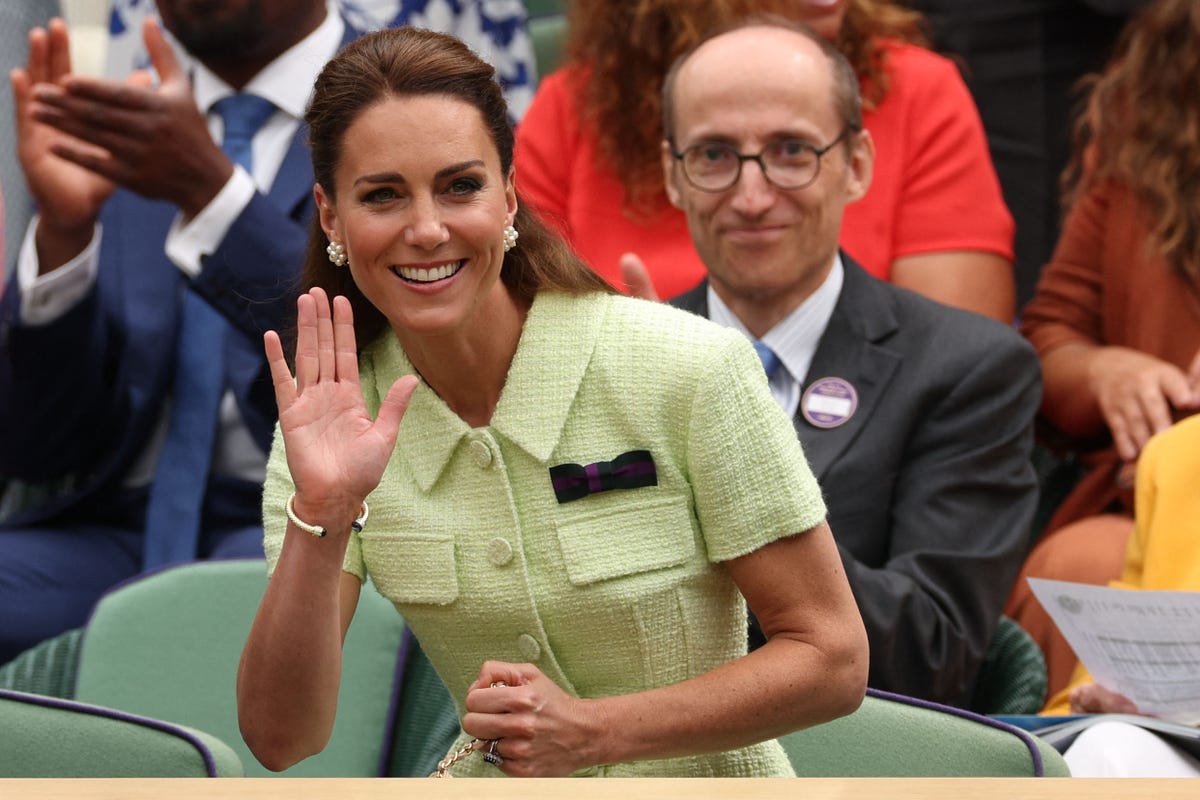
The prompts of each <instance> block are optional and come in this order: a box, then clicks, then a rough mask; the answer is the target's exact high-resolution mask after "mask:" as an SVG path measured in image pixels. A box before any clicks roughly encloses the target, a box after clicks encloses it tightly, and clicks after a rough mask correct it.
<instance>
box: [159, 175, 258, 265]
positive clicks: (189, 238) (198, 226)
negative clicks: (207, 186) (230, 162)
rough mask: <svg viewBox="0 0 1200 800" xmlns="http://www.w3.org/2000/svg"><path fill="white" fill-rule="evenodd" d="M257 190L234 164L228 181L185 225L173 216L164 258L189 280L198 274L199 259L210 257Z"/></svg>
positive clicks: (250, 180)
mask: <svg viewBox="0 0 1200 800" xmlns="http://www.w3.org/2000/svg"><path fill="white" fill-rule="evenodd" d="M257 191H258V189H257V188H256V187H255V185H254V179H253V178H251V177H250V174H249V173H248V172H246V170H244V169H242V168H241V167H239V166H237V165H235V166H234V168H233V174H232V175H231V176H229V180H228V181H226V182H225V185H224V186H222V187H221V191H219V192H217V194H216V197H214V198H213V199H212V200H211V201H209V203H208V205H206V206H205V207H204V209H203V210H202V211H201V212H200V213H199V214H197V215H196V216H195V217H193V218H192V220H191V222H187V223H185V222H184V221H183V216H182V215H181V214H176V215H175V219H174V220H173V221H172V222H171V229H170V230H169V231H167V243H166V253H167V258H169V259H171V262H172V263H173V264H174V265H175V266H177V267H179V269H180V270H182V271H183V273H184V274H185V275H187V276H188V277H189V278H197V277H199V275H200V259H201V258H202V257H203V256H207V255H212V254H213V253H214V252H215V251H216V249H217V248H218V247H220V246H221V242H222V241H224V240H225V234H227V233H229V229H230V228H232V227H233V223H234V222H236V221H237V218H238V217H239V216H241V213H242V212H243V211H245V210H246V206H248V205H250V201H251V200H253V199H254V193H255V192H257Z"/></svg>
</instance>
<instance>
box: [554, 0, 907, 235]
mask: <svg viewBox="0 0 1200 800" xmlns="http://www.w3.org/2000/svg"><path fill="white" fill-rule="evenodd" d="M796 6H797V4H796V2H795V0H710V1H709V2H707V3H697V2H695V0H628V2H621V3H613V2H580V1H579V0H577V1H576V2H572V3H571V4H570V5H569V6H568V24H569V28H568V30H569V33H568V39H567V46H566V51H567V59H568V63H569V64H573V65H577V66H579V67H580V71H579V78H580V81H581V82H580V85H578V86H576V87H573V88H574V89H575V92H574V93H575V96H576V97H578V98H580V100H579V104H580V109H581V111H580V113H581V116H582V120H581V121H582V122H583V123H584V125H585V126H587V127H589V128H590V129H591V131H593V132H594V134H595V136H596V139H597V141H598V143H599V150H600V155H601V157H602V158H604V159H605V161H606V162H607V164H608V166H609V167H610V168H612V169H613V170H614V172H615V173H616V175H617V176H618V177H619V178H620V180H621V183H622V184H623V185H624V187H625V193H626V197H627V198H628V203H629V207H630V210H632V211H634V212H643V213H651V212H653V211H654V210H655V209H657V208H660V207H662V206H663V205H665V203H666V195H665V193H664V190H663V187H662V167H661V166H660V164H659V158H658V144H659V142H660V141H661V140H662V128H661V125H660V121H661V119H662V98H661V95H660V92H659V89H660V86H661V84H662V80H663V77H664V76H665V75H666V74H667V70H668V69H669V68H670V67H671V64H672V63H673V62H674V61H675V59H676V58H678V57H679V56H680V55H681V54H683V53H684V52H686V51H687V50H689V49H690V48H691V47H692V46H694V45H695V44H696V43H697V42H698V41H700V40H701V39H702V38H704V37H705V35H706V34H707V32H708V31H710V30H712V29H717V28H721V29H724V28H728V27H730V26H731V25H732V24H733V23H735V22H736V21H737V20H738V19H739V18H741V17H745V16H749V15H751V14H777V15H779V16H781V17H786V18H790V19H797V18H798V17H799V14H798V11H797V8H796ZM921 20H922V17H921V15H920V14H919V13H917V12H915V11H911V10H909V9H906V8H901V7H899V6H896V5H894V4H893V3H892V2H890V1H889V0H850V2H849V5H848V6H847V8H846V16H845V19H844V21H843V23H842V28H841V30H840V32H839V33H838V38H837V42H836V44H837V47H838V49H839V50H841V52H842V53H843V54H844V55H845V56H846V57H847V59H848V60H849V61H850V63H851V64H852V65H853V66H854V71H855V73H857V75H858V76H859V80H860V81H861V82H862V85H863V89H864V92H863V104H864V107H865V108H868V109H870V108H873V107H874V106H875V105H877V104H878V103H879V102H880V101H881V100H882V99H883V97H884V95H885V94H886V93H887V88H888V87H887V79H886V76H885V73H884V64H883V60H884V53H885V50H884V48H883V47H882V44H881V43H882V41H883V40H884V39H895V40H901V41H906V42H911V43H913V44H918V45H922V46H924V45H926V44H927V39H926V37H925V35H924V33H923V32H922V29H921Z"/></svg>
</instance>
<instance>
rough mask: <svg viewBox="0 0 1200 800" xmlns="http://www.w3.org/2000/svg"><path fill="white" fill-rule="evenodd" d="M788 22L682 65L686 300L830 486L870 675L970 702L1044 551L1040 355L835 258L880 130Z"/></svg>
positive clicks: (826, 53)
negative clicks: (734, 348)
mask: <svg viewBox="0 0 1200 800" xmlns="http://www.w3.org/2000/svg"><path fill="white" fill-rule="evenodd" d="M788 24H789V23H787V22H786V21H779V22H777V23H776V24H775V26H774V27H768V26H766V25H761V24H756V25H754V26H752V27H743V28H737V29H735V30H734V31H733V32H731V33H726V34H723V35H720V36H717V37H716V38H714V39H711V40H709V41H708V42H706V43H705V44H704V45H701V47H700V48H699V49H698V50H697V51H696V54H695V55H693V56H691V57H689V58H688V60H687V61H686V62H684V64H685V67H686V69H680V70H679V71H678V72H677V73H671V75H672V76H673V77H674V78H675V81H674V83H673V84H671V85H670V86H669V87H668V91H669V93H670V97H671V100H672V102H671V104H670V106H669V107H668V109H667V112H668V113H667V116H666V118H665V120H666V130H667V134H668V136H669V137H670V139H671V141H672V142H674V143H675V147H677V148H678V149H679V152H680V153H681V155H679V156H674V155H668V154H664V157H663V160H662V165H661V167H660V169H662V171H663V174H664V177H665V181H666V187H667V192H668V194H669V196H670V197H671V201H672V203H674V204H675V205H677V206H678V207H679V208H680V209H682V210H683V213H684V214H685V215H686V218H687V222H688V227H689V229H690V230H691V232H692V237H693V241H694V242H695V246H696V249H697V251H698V252H699V253H700V255H701V257H702V258H703V259H704V264H705V266H706V267H707V274H708V279H707V281H705V282H703V283H701V284H700V285H699V286H697V287H695V288H694V289H693V290H692V291H689V292H687V293H685V294H683V295H680V296H678V297H676V298H674V299H673V300H671V303H672V304H673V305H677V306H679V307H680V308H684V309H687V310H689V311H692V312H694V313H697V314H700V315H702V316H705V317H708V318H709V319H712V320H714V321H716V322H718V323H720V324H723V325H726V326H728V327H731V328H734V329H735V330H738V331H741V332H742V333H743V334H745V335H746V336H748V337H749V338H750V339H752V340H754V344H755V349H757V350H759V354H760V356H761V357H762V359H763V362H764V368H765V369H766V370H767V373H768V376H769V384H770V387H771V393H772V394H773V395H774V397H775V400H776V401H777V402H778V403H779V405H780V406H781V407H782V408H783V409H784V411H785V412H786V413H787V415H788V416H789V417H790V418H791V419H792V422H793V426H794V428H795V430H796V434H797V436H798V437H799V438H800V441H801V443H802V444H803V446H804V452H805V455H806V456H807V458H808V461H809V463H810V464H811V466H812V469H813V472H814V473H815V474H816V475H817V480H818V481H819V483H820V485H821V489H822V494H823V495H824V496H825V502H826V505H827V507H828V514H829V523H830V527H831V528H832V529H833V535H834V539H835V540H836V541H837V545H838V551H839V553H840V554H841V558H842V564H843V566H844V568H845V570H846V575H847V577H848V578H849V580H850V587H851V589H852V590H853V592H854V597H855V600H857V602H858V607H859V610H860V611H861V612H862V616H863V621H864V623H865V624H866V628H867V638H868V640H869V642H870V645H871V664H870V685H871V686H873V687H875V688H877V689H884V690H889V691H894V692H900V693H903V694H908V695H913V696H916V697H922V698H925V699H928V700H936V701H940V702H944V703H950V704H953V705H959V706H966V705H969V704H970V703H971V700H972V697H973V694H974V691H973V690H974V689H975V682H976V676H977V673H978V671H979V667H980V665H981V664H982V663H983V660H984V657H985V654H986V653H987V650H988V646H989V644H990V643H991V640H992V636H993V633H994V631H995V630H996V625H997V622H998V620H999V618H1000V609H1001V607H1002V606H1003V604H1004V599H1005V597H1006V596H1007V594H1008V592H1009V589H1010V587H1011V586H1012V579H1013V576H1014V575H1015V574H1016V572H1017V570H1018V568H1019V567H1020V563H1021V559H1022V558H1024V556H1025V554H1026V552H1027V542H1028V527H1029V522H1030V519H1031V518H1032V515H1033V510H1034V506H1035V504H1036V502H1037V489H1036V483H1035V479H1034V474H1033V467H1032V464H1031V462H1030V450H1031V448H1032V446H1033V419H1034V415H1035V413H1036V411H1037V402H1038V397H1039V393H1038V382H1039V375H1038V370H1037V361H1036V359H1035V356H1034V354H1033V351H1032V348H1030V347H1029V345H1028V343H1026V342H1025V341H1023V340H1022V339H1021V337H1020V336H1019V335H1018V334H1017V332H1016V331H1014V330H1013V329H1012V326H1011V325H1006V324H1001V323H998V322H995V321H992V320H988V319H984V318H982V317H980V316H979V315H977V314H968V313H964V312H962V311H960V310H958V309H953V308H947V307H945V306H943V305H940V304H938V303H934V302H930V301H929V300H927V299H926V298H924V297H920V296H918V295H915V294H913V293H912V292H908V291H904V290H903V289H899V288H897V287H895V286H892V285H890V284H888V283H885V282H884V281H880V280H878V279H876V278H873V277H872V276H870V275H868V274H867V273H866V272H865V271H864V270H863V269H862V267H860V266H859V265H858V263H857V262H856V261H855V260H854V259H853V258H852V257H851V256H850V255H849V254H848V253H845V252H844V251H841V250H839V248H838V238H839V226H842V225H844V224H845V222H844V212H845V211H847V210H848V209H849V208H852V207H853V206H852V205H850V204H852V203H854V202H856V201H857V200H858V198H860V197H861V196H862V195H863V194H864V193H865V192H868V187H869V186H870V184H871V180H872V171H873V166H874V158H873V157H874V147H873V145H872V137H871V134H870V133H869V132H867V131H864V130H863V129H862V114H861V111H860V106H859V98H858V93H857V86H856V84H857V81H855V80H854V72H853V69H852V67H851V66H850V64H849V63H848V62H847V61H846V59H844V58H843V57H842V56H841V55H840V54H839V53H838V52H837V51H836V50H835V49H834V48H833V47H832V46H830V45H829V44H828V43H827V42H825V41H824V40H822V39H819V38H817V39H813V38H810V37H811V36H812V34H811V33H810V32H808V31H807V29H804V28H800V27H799V26H796V27H794V28H791V27H785V26H786V25H788ZM718 30H719V29H718ZM734 65H737V68H736V69H735V68H734ZM702 67H703V68H702ZM668 80H670V78H668ZM839 131H840V132H841V133H839ZM784 144H786V145H787V146H784ZM749 153H756V154H758V153H761V154H762V155H761V159H762V160H760V161H758V162H757V163H755V160H754V159H753V158H751V157H749V156H747V155H746V154H749ZM816 153H823V155H820V156H817V155H815V154H816ZM738 154H741V155H740V156H739V155H738ZM727 377H728V376H724V375H721V376H714V380H716V381H718V382H719V381H723V380H725V379H726V378H727ZM806 387H807V388H806ZM747 435H748V436H753V435H754V432H753V431H750V432H748V433H747ZM801 579H802V578H801V576H797V580H801ZM761 641H762V639H761V636H759V635H757V632H756V631H754V630H752V634H751V642H752V644H758V643H760V642H761Z"/></svg>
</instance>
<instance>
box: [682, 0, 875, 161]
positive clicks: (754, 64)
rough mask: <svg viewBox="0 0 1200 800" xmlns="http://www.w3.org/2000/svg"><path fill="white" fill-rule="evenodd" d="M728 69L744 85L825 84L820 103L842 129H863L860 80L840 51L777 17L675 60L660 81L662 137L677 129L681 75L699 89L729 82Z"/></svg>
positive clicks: (713, 39) (722, 34)
mask: <svg viewBox="0 0 1200 800" xmlns="http://www.w3.org/2000/svg"><path fill="white" fill-rule="evenodd" d="M728 70H732V71H733V72H732V74H733V75H735V76H736V77H737V78H738V79H739V81H740V82H741V84H742V86H743V87H745V88H754V87H759V86H763V85H764V79H766V80H770V79H771V78H772V77H775V78H782V76H783V74H784V73H786V74H791V75H797V76H799V77H800V78H801V79H802V80H804V81H805V82H809V81H813V80H817V81H821V80H824V82H825V86H826V87H827V89H828V91H827V93H826V94H825V99H824V100H823V101H822V102H823V104H827V105H828V107H829V110H830V111H831V112H832V113H833V114H835V115H836V116H837V118H838V119H839V120H840V122H841V123H842V124H844V125H845V126H847V127H848V128H850V130H853V131H857V130H859V129H861V128H862V99H861V96H860V94H859V88H858V76H857V75H855V73H854V68H853V67H852V66H851V65H850V62H848V61H847V60H846V58H845V57H844V56H843V55H842V54H841V53H840V52H838V50H837V49H836V48H835V47H834V46H833V45H831V44H830V43H829V42H827V41H826V40H825V39H823V38H821V37H820V36H818V35H817V34H816V33H815V32H813V31H812V30H810V29H809V28H807V27H805V26H804V25H801V24H800V23H797V22H794V21H792V20H788V19H784V18H782V17H775V16H763V17H750V18H747V19H745V20H742V21H741V22H740V23H738V24H736V25H734V26H733V27H730V28H726V29H722V30H719V31H715V32H713V33H711V34H710V35H708V36H707V37H705V38H704V39H702V40H701V41H700V42H699V43H697V44H696V45H695V46H694V47H692V48H691V49H690V50H688V51H686V52H685V53H683V54H682V55H681V56H680V57H679V58H677V59H676V60H675V63H674V64H673V65H672V66H671V69H670V70H669V71H668V72H667V75H666V77H665V78H664V80H663V87H662V95H663V102H662V110H663V111H662V113H663V134H664V138H666V139H668V140H671V141H673V140H674V136H675V131H676V129H677V124H676V123H677V120H676V112H677V108H676V100H677V96H678V92H679V84H680V82H681V75H682V74H683V73H685V72H686V73H687V76H686V78H685V79H684V80H685V82H686V84H687V85H688V86H703V85H705V83H706V81H707V79H709V78H711V77H712V76H713V74H714V73H718V74H721V73H724V74H723V77H728V76H729V73H728V72H726V71H728Z"/></svg>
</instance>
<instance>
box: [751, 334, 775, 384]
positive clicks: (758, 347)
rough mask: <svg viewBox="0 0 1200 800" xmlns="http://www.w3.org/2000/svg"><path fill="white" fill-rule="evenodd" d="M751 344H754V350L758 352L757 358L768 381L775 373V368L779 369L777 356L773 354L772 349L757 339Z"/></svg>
mask: <svg viewBox="0 0 1200 800" xmlns="http://www.w3.org/2000/svg"><path fill="white" fill-rule="evenodd" d="M752 344H753V345H754V352H756V353H758V358H759V360H760V361H762V365H763V371H764V372H766V373H767V380H768V381H769V380H771V378H772V376H774V375H775V370H777V369H779V364H780V361H779V356H777V355H775V351H774V350H772V349H771V348H769V347H767V346H766V345H765V344H764V343H762V342H760V341H759V340H758V339H755V340H754V341H753V342H752Z"/></svg>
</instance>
